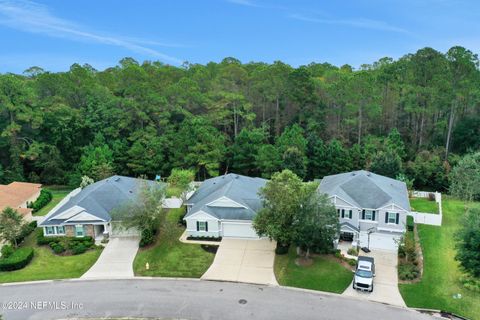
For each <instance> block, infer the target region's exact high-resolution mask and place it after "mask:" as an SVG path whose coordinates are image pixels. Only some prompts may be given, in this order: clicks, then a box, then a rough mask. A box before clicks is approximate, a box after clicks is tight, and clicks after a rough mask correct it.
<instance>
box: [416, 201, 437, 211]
mask: <svg viewBox="0 0 480 320" xmlns="http://www.w3.org/2000/svg"><path fill="white" fill-rule="evenodd" d="M410 206H411V207H412V211H416V212H426V213H438V205H437V203H436V202H435V201H430V200H428V199H425V198H411V199H410Z"/></svg>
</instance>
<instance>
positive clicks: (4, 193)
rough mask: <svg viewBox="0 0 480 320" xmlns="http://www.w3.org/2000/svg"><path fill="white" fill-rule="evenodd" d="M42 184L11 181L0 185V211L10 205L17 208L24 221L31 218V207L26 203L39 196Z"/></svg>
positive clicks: (33, 200)
mask: <svg viewBox="0 0 480 320" xmlns="http://www.w3.org/2000/svg"><path fill="white" fill-rule="evenodd" d="M41 190H42V185H41V184H38V183H28V182H12V183H10V184H8V185H0V211H2V210H3V209H5V208H7V207H10V208H12V209H15V210H17V212H18V213H19V214H21V215H22V216H23V218H24V219H25V220H26V221H31V220H32V209H31V208H28V205H29V204H30V203H32V202H35V200H37V198H38V197H39V196H40V191H41Z"/></svg>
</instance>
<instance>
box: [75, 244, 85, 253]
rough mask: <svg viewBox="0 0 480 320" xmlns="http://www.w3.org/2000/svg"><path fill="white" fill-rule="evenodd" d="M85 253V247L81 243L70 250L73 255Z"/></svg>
mask: <svg viewBox="0 0 480 320" xmlns="http://www.w3.org/2000/svg"><path fill="white" fill-rule="evenodd" d="M85 251H87V247H85V246H84V245H83V243H79V244H77V245H76V246H75V247H73V248H72V253H73V254H74V255H77V254H82V253H84V252H85Z"/></svg>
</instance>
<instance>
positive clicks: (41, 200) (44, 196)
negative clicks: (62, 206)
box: [32, 189, 53, 213]
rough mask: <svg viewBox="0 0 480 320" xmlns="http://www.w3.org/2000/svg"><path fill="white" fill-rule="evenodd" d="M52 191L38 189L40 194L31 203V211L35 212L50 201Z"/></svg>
mask: <svg viewBox="0 0 480 320" xmlns="http://www.w3.org/2000/svg"><path fill="white" fill-rule="evenodd" d="M52 198H53V196H52V193H51V192H50V191H48V190H45V189H42V190H41V191H40V196H38V198H37V200H35V202H34V203H33V204H32V209H33V212H34V213H35V212H37V211H38V210H40V209H42V208H43V207H45V206H46V205H47V204H48V203H49V202H50V201H52Z"/></svg>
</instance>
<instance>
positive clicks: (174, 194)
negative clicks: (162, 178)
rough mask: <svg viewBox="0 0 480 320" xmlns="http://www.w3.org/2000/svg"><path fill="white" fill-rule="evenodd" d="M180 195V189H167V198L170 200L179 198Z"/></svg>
mask: <svg viewBox="0 0 480 320" xmlns="http://www.w3.org/2000/svg"><path fill="white" fill-rule="evenodd" d="M181 195H182V190H181V189H180V188H177V187H171V186H168V187H167V198H171V197H177V198H180V196H181Z"/></svg>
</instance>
